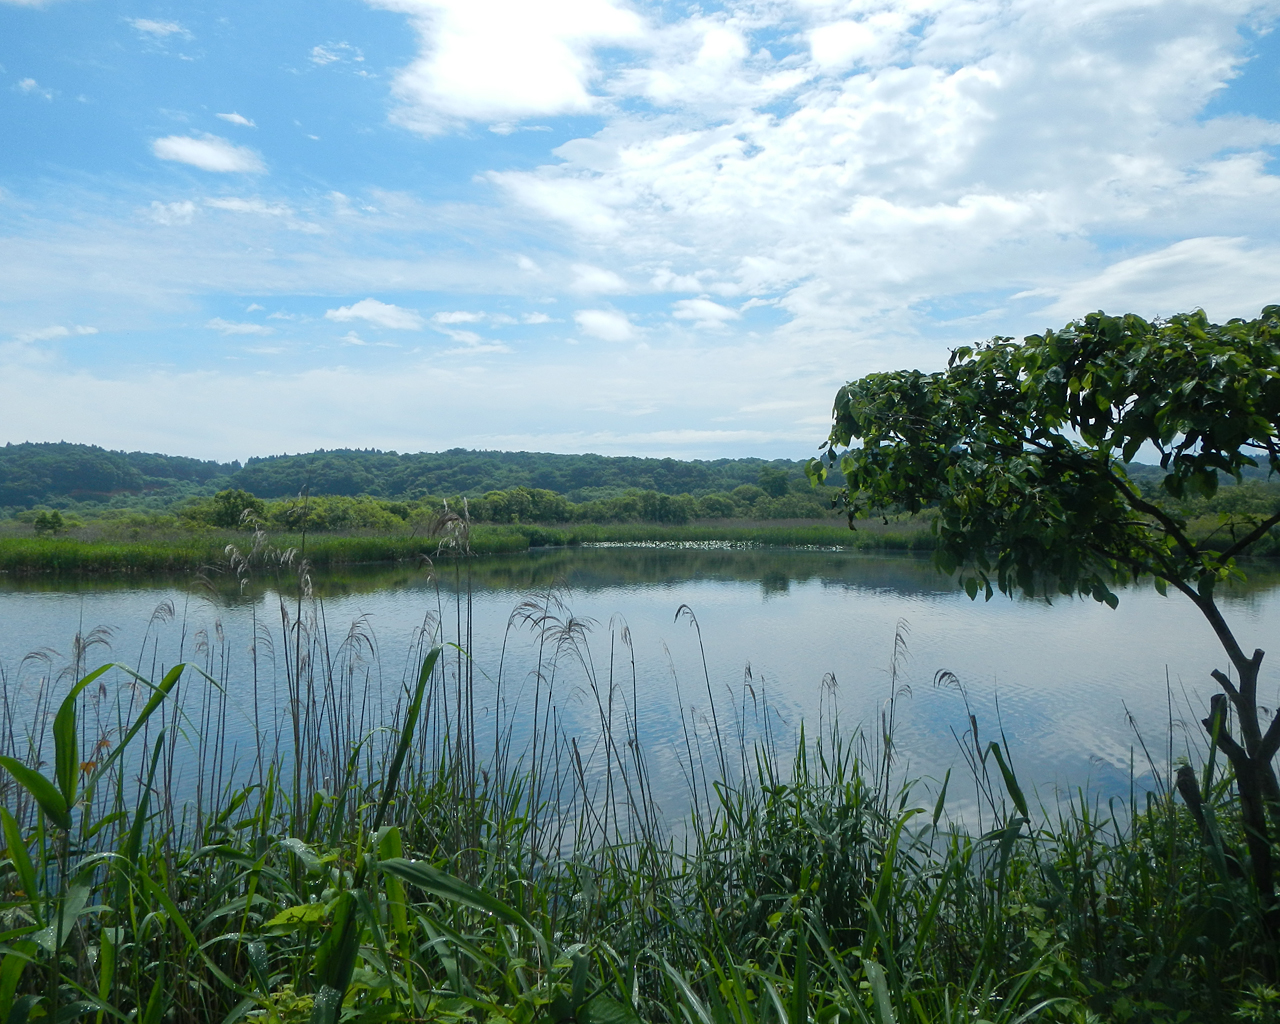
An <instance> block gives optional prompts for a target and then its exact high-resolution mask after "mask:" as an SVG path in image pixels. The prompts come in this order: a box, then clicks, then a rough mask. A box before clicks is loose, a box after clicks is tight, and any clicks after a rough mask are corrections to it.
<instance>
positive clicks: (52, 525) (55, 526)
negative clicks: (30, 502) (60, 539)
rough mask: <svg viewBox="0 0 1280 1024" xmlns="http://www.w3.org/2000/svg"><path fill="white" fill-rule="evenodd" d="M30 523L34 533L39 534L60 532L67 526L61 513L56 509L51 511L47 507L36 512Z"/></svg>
mask: <svg viewBox="0 0 1280 1024" xmlns="http://www.w3.org/2000/svg"><path fill="white" fill-rule="evenodd" d="M31 525H32V526H33V527H34V528H35V531H36V533H38V534H41V535H43V534H46V533H49V534H56V533H61V532H62V531H63V530H65V529H66V528H67V523H66V520H65V519H63V518H62V513H61V512H59V511H58V510H57V509H54V510H53V511H52V512H50V511H48V510H47V509H41V510H40V511H39V512H37V513H36V515H35V518H34V519H33V520H32V521H31Z"/></svg>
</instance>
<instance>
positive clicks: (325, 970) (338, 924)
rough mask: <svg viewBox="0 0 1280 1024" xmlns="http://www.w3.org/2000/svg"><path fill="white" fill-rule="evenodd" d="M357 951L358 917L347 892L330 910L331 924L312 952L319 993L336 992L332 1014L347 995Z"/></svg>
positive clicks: (353, 899) (358, 940) (350, 893)
mask: <svg viewBox="0 0 1280 1024" xmlns="http://www.w3.org/2000/svg"><path fill="white" fill-rule="evenodd" d="M359 952H360V914H359V912H358V910H357V907H356V897H355V894H354V893H352V892H351V891H347V892H344V893H343V894H342V895H341V896H339V897H338V901H337V905H336V906H335V907H334V908H333V923H332V924H331V925H330V927H329V931H328V932H327V933H326V934H325V937H324V940H323V941H322V942H321V943H320V945H319V947H318V948H317V949H316V960H315V968H314V970H313V971H312V975H313V977H314V978H315V980H316V985H317V986H319V988H320V990H321V991H323V990H324V989H326V988H328V989H331V990H333V992H335V993H336V996H335V998H334V1003H333V1009H334V1010H335V1012H336V1008H337V1007H340V1006H341V1005H342V1000H343V997H344V996H345V995H346V994H347V987H348V986H349V985H350V984H351V975H352V973H353V972H354V971H355V967H356V956H357V954H359ZM317 1003H319V999H317ZM330 1019H331V1020H332V1019H336V1018H330ZM312 1020H315V1017H314V1016H313V1017H312Z"/></svg>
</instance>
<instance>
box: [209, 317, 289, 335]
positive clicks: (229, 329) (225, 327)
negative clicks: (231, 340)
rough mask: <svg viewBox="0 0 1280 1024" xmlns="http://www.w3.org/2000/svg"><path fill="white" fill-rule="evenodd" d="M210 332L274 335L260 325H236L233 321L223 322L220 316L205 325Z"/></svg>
mask: <svg viewBox="0 0 1280 1024" xmlns="http://www.w3.org/2000/svg"><path fill="white" fill-rule="evenodd" d="M205 326H206V327H208V328H209V329H210V330H211V331H220V332H221V333H223V334H274V333H275V332H274V331H273V330H272V329H271V328H270V327H264V326H263V325H262V324H252V323H236V322H235V321H233V320H223V319H222V317H220V316H215V317H214V318H213V319H212V320H210V321H209V322H208V323H207V324H205Z"/></svg>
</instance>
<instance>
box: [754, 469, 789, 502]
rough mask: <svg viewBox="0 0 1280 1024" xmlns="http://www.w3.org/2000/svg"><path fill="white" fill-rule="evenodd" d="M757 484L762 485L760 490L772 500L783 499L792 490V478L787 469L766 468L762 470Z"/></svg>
mask: <svg viewBox="0 0 1280 1024" xmlns="http://www.w3.org/2000/svg"><path fill="white" fill-rule="evenodd" d="M757 482H758V483H759V484H760V489H761V490H762V491H764V493H765V494H767V495H769V497H771V498H781V497H782V496H783V495H785V494H787V492H788V491H790V490H791V480H790V476H789V474H788V473H787V471H786V470H785V469H774V468H773V467H772V466H765V467H764V468H763V469H761V470H760V478H759V480H758V481H757Z"/></svg>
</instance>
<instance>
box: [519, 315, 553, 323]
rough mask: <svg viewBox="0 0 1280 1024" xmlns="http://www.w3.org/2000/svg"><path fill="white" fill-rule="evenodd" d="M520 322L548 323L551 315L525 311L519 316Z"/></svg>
mask: <svg viewBox="0 0 1280 1024" xmlns="http://www.w3.org/2000/svg"><path fill="white" fill-rule="evenodd" d="M520 322H521V323H522V324H549V323H551V317H549V316H547V314H546V313H526V314H525V315H524V316H522V317H521V318H520Z"/></svg>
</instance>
